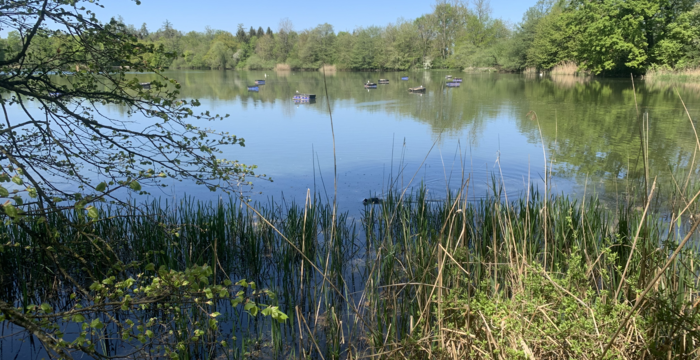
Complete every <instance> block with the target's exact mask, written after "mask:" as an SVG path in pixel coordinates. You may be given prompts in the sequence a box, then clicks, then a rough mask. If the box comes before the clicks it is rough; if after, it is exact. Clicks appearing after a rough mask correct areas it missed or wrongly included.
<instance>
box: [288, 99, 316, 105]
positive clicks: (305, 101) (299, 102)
mask: <svg viewBox="0 0 700 360" xmlns="http://www.w3.org/2000/svg"><path fill="white" fill-rule="evenodd" d="M292 101H294V103H295V104H315V103H316V98H313V99H306V100H298V99H294V100H292Z"/></svg>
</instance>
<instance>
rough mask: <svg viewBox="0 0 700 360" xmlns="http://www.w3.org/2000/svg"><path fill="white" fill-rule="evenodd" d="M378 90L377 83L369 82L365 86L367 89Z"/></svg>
mask: <svg viewBox="0 0 700 360" xmlns="http://www.w3.org/2000/svg"><path fill="white" fill-rule="evenodd" d="M376 88H377V84H376V83H373V82H369V81H368V82H367V83H366V84H365V89H376Z"/></svg>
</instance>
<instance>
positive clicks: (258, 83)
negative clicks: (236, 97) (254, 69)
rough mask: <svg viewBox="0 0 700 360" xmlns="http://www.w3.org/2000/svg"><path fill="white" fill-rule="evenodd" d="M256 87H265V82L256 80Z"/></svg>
mask: <svg viewBox="0 0 700 360" xmlns="http://www.w3.org/2000/svg"><path fill="white" fill-rule="evenodd" d="M255 85H265V80H255Z"/></svg>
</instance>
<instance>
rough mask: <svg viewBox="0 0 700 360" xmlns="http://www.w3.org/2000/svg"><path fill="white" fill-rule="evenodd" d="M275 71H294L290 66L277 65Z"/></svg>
mask: <svg viewBox="0 0 700 360" xmlns="http://www.w3.org/2000/svg"><path fill="white" fill-rule="evenodd" d="M275 71H292V67H291V66H290V65H289V64H276V65H275Z"/></svg>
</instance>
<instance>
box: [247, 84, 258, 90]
mask: <svg viewBox="0 0 700 360" xmlns="http://www.w3.org/2000/svg"><path fill="white" fill-rule="evenodd" d="M248 91H260V88H259V87H258V86H257V85H249V86H248Z"/></svg>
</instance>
